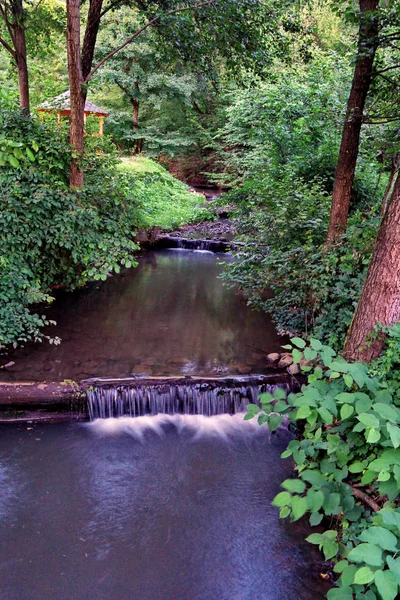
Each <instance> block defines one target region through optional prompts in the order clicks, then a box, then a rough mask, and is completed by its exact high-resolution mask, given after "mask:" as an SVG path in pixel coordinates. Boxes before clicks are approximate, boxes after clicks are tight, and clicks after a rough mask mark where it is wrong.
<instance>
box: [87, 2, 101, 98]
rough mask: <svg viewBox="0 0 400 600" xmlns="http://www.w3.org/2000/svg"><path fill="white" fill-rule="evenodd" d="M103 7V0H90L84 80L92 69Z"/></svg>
mask: <svg viewBox="0 0 400 600" xmlns="http://www.w3.org/2000/svg"><path fill="white" fill-rule="evenodd" d="M102 7H103V0H90V5H89V10H88V16H87V22H86V29H85V36H84V38H83V44H82V77H83V80H84V81H85V79H86V77H87V76H88V75H89V73H90V71H91V69H92V63H93V56H94V50H95V47H96V40H97V33H98V31H99V26H100V19H101V9H102ZM84 94H85V95H86V92H85V91H84Z"/></svg>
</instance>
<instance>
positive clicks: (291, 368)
mask: <svg viewBox="0 0 400 600" xmlns="http://www.w3.org/2000/svg"><path fill="white" fill-rule="evenodd" d="M300 371H301V369H300V366H299V365H298V364H296V363H293V364H292V365H290V366H289V367H288V369H287V372H288V373H290V374H291V375H298V374H299V373H300Z"/></svg>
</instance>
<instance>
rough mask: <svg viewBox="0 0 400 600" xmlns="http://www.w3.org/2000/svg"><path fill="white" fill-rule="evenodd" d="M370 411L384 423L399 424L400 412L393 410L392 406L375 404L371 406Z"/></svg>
mask: <svg viewBox="0 0 400 600" xmlns="http://www.w3.org/2000/svg"><path fill="white" fill-rule="evenodd" d="M372 409H373V410H374V411H375V412H376V413H378V415H379V416H380V417H382V419H384V420H385V421H391V422H392V423H398V422H399V416H400V412H399V410H398V409H396V408H394V406H389V405H388V404H381V403H380V402H377V403H376V404H373V405H372Z"/></svg>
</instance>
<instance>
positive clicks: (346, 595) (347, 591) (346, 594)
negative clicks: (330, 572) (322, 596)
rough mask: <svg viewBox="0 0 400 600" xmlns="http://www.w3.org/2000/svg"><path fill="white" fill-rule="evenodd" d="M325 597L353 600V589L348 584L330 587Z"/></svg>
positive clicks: (333, 599) (335, 599)
mask: <svg viewBox="0 0 400 600" xmlns="http://www.w3.org/2000/svg"><path fill="white" fill-rule="evenodd" d="M326 597H327V598H328V600H353V589H352V588H351V587H349V586H346V587H340V588H332V589H331V590H329V592H328V593H327V595H326Z"/></svg>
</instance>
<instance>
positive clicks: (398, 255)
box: [344, 177, 400, 362]
mask: <svg viewBox="0 0 400 600" xmlns="http://www.w3.org/2000/svg"><path fill="white" fill-rule="evenodd" d="M399 267H400V177H398V178H397V180H396V184H395V187H394V189H393V193H392V196H391V199H390V202H389V205H388V207H387V209H386V213H385V215H384V217H383V219H382V223H381V226H380V228H379V232H378V237H377V240H376V244H375V248H374V252H373V255H372V259H371V263H370V266H369V270H368V274H367V278H366V281H365V283H364V286H363V289H362V292H361V296H360V300H359V302H358V306H357V309H356V312H355V315H354V318H353V321H352V324H351V327H350V330H349V333H348V336H347V339H346V343H345V348H344V355H345V357H346V358H347V359H350V360H360V361H364V362H370V361H371V360H373V359H374V358H377V357H378V356H379V354H380V353H381V351H382V347H383V343H384V339H385V335H384V332H383V331H375V330H376V327H377V326H383V327H390V326H391V325H393V323H396V322H397V321H398V320H399V319H400V268H399Z"/></svg>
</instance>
